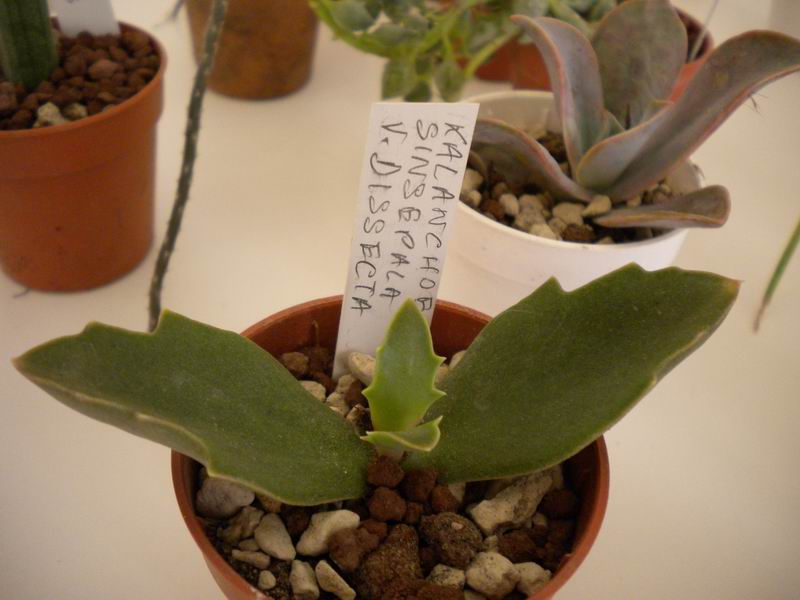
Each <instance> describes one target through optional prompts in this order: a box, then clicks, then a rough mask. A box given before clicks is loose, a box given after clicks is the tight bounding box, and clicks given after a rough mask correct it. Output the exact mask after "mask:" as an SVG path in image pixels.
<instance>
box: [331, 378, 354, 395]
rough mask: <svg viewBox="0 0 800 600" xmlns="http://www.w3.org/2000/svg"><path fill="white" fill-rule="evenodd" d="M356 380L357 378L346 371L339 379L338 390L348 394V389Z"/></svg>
mask: <svg viewBox="0 0 800 600" xmlns="http://www.w3.org/2000/svg"><path fill="white" fill-rule="evenodd" d="M355 382H356V378H355V377H353V376H352V375H350V373H345V374H344V375H342V376H341V377H339V381H337V382H336V391H337V392H341V393H342V394H346V393H347V390H349V389H350V386H351V385H353V384H354V383H355Z"/></svg>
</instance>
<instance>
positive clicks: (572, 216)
mask: <svg viewBox="0 0 800 600" xmlns="http://www.w3.org/2000/svg"><path fill="white" fill-rule="evenodd" d="M583 208H584V205H583V204H576V203H574V202H561V203H559V204H556V205H555V206H554V207H553V216H554V217H558V218H559V219H561V220H562V221H564V223H566V224H567V225H583V217H582V216H581V213H582V212H583Z"/></svg>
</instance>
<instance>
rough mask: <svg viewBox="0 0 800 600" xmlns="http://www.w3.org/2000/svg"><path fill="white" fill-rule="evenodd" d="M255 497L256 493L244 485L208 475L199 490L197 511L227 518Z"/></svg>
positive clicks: (206, 515)
mask: <svg viewBox="0 0 800 600" xmlns="http://www.w3.org/2000/svg"><path fill="white" fill-rule="evenodd" d="M255 499H256V495H255V493H254V492H253V491H252V490H248V489H247V488H246V487H244V486H243V485H240V484H238V483H234V482H233V481H228V480H227V479H219V478H217V477H208V478H207V479H206V480H205V481H203V485H202V486H201V487H200V491H199V492H197V512H198V513H200V514H201V515H202V516H204V517H211V518H213V519H227V518H229V517H232V516H233V515H235V514H236V513H237V512H238V511H239V509H240V508H242V507H243V506H247V505H248V504H251V503H252V502H253V500H255Z"/></svg>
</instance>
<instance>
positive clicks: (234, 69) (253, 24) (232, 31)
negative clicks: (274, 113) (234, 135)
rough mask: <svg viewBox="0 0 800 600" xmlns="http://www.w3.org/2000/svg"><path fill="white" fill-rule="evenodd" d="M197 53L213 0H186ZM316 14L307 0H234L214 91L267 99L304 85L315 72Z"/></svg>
mask: <svg viewBox="0 0 800 600" xmlns="http://www.w3.org/2000/svg"><path fill="white" fill-rule="evenodd" d="M186 9H187V11H188V13H189V25H190V28H191V32H192V44H193V47H194V54H195V57H198V56H199V55H200V53H201V49H202V46H203V37H204V34H205V28H206V21H207V20H208V16H209V14H210V11H211V0H187V2H186ZM316 37H317V16H316V15H315V14H314V11H312V10H311V8H310V7H309V5H308V2H306V1H305V0H230V4H229V6H228V14H227V17H226V18H225V25H224V27H223V29H222V35H221V37H220V41H219V48H218V49H217V55H216V59H215V61H214V67H213V69H212V70H211V75H210V77H209V80H208V85H209V87H210V88H211V89H212V90H214V91H215V92H219V93H220V94H225V95H226V96H233V97H236V98H249V99H265V98H275V97H277V96H285V95H286V94H291V93H292V92H294V91H296V90H298V89H300V88H301V87H303V85H304V84H305V83H306V82H307V81H308V79H309V77H310V76H311V64H312V59H313V55H314V44H315V41H316Z"/></svg>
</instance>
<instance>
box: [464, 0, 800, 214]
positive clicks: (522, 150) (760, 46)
mask: <svg viewBox="0 0 800 600" xmlns="http://www.w3.org/2000/svg"><path fill="white" fill-rule="evenodd" d="M513 20H514V22H515V23H517V24H518V25H519V26H520V27H522V28H523V29H524V30H525V32H526V33H527V35H528V36H529V37H530V38H531V39H532V40H533V43H535V44H536V46H537V48H538V49H539V51H540V52H541V55H542V57H543V59H544V62H545V64H546V66H547V71H548V75H549V77H550V81H551V82H552V88H553V94H554V100H555V105H556V110H557V111H558V115H559V119H560V122H561V128H562V131H561V133H562V134H563V138H564V145H565V147H566V155H567V159H568V163H567V164H565V165H559V164H558V163H557V162H556V160H555V159H554V158H553V157H552V156H551V155H550V153H549V152H548V151H547V150H546V149H545V148H544V146H542V144H540V143H539V142H537V141H536V140H535V139H533V138H532V137H531V136H530V135H529V134H528V133H527V132H525V131H521V130H519V129H516V128H514V127H512V126H510V125H508V124H507V123H504V122H502V121H499V120H496V119H480V120H479V121H478V125H477V127H476V130H475V135H474V138H473V151H474V152H476V153H477V155H478V156H479V157H480V158H481V159H482V162H483V163H485V164H491V165H492V166H493V168H494V169H495V171H496V172H497V173H499V174H500V175H501V176H502V177H503V178H505V179H506V180H507V181H508V182H509V183H512V184H517V185H525V184H536V185H537V186H538V187H539V188H541V189H543V190H545V191H547V192H549V193H550V194H551V195H552V196H553V197H554V198H557V199H562V200H574V201H579V202H585V203H591V202H592V201H593V200H595V199H598V196H606V197H608V198H610V200H611V202H612V207H611V209H610V210H608V209H606V211H605V212H604V213H603V214H600V215H599V216H595V217H594V219H593V220H594V223H596V224H598V225H601V226H604V227H610V228H615V227H617V228H618V227H656V228H674V227H719V226H721V225H722V224H724V223H725V221H726V219H727V217H728V214H729V212H730V200H729V194H728V192H727V190H726V189H725V188H723V187H721V186H717V185H714V186H709V187H706V188H703V189H700V190H697V191H695V192H692V193H688V194H686V195H682V196H677V195H675V196H672V197H669V198H668V199H666V200H664V201H660V202H658V203H651V204H647V203H644V204H641V205H639V206H635V204H636V202H635V199H636V198H637V197H638V196H640V195H641V194H642V193H644V192H645V191H647V190H648V189H649V188H651V187H652V186H654V185H655V184H658V183H659V182H661V181H663V180H664V179H665V178H666V176H667V175H668V174H669V173H670V172H671V171H672V170H673V169H675V168H676V167H677V166H678V165H680V164H681V163H682V162H683V161H685V160H686V159H687V158H688V157H689V156H690V154H691V153H692V152H693V151H694V150H695V149H696V148H697V147H698V146H699V145H700V144H702V143H703V141H705V140H706V139H707V138H708V137H709V136H710V135H711V134H712V133H713V132H714V131H715V130H716V129H717V128H718V127H719V126H720V125H721V124H722V123H724V122H725V120H726V119H727V118H728V117H729V116H730V115H731V113H732V112H733V111H734V110H735V109H736V108H737V107H739V106H740V105H741V104H742V103H744V102H745V101H747V99H748V98H750V96H751V95H752V94H753V93H755V92H756V91H757V90H759V89H760V88H761V87H763V86H764V85H766V84H767V83H769V82H771V81H773V80H775V79H778V78H780V77H783V76H785V75H788V74H790V73H793V72H795V71H797V70H798V69H800V41H798V40H795V39H793V38H791V37H788V36H785V35H783V34H780V33H776V32H769V31H753V32H748V33H744V34H741V35H738V36H736V37H734V38H732V39H730V40H728V41H726V42H725V43H723V44H722V45H721V46H719V47H718V48H717V49H716V50H715V51H714V52H713V53H712V54H711V55H710V56H709V57H708V59H707V60H706V61H705V62H704V64H703V65H702V66H701V67H700V69H699V70H698V72H697V74H696V75H695V77H694V78H693V79H692V80H691V82H690V83H689V85H688V87H687V88H686V90H685V91H684V93H683V94H682V95H681V96H680V97H679V98H678V99H677V100H674V101H672V100H669V98H670V94H671V92H672V90H673V88H674V86H675V83H676V81H677V79H678V75H679V73H680V70H681V67H682V66H683V64H684V61H685V58H686V53H687V35H686V29H685V27H684V26H683V24H682V22H681V20H680V18H679V17H678V15H677V13H676V11H675V9H674V8H673V7H672V6H671V5H670V3H669V2H668V0H627V1H626V2H623V3H622V4H620V5H619V6H618V7H617V8H615V9H614V10H612V11H611V12H610V13H609V14H608V15H607V16H606V17H605V19H604V20H603V21H602V22H601V23H600V25H599V27H598V28H597V30H596V31H595V33H594V36H593V38H592V41H589V40H588V39H587V38H586V36H585V35H583V34H582V33H581V32H580V31H579V30H578V29H577V28H575V27H574V26H572V25H570V24H568V23H566V22H564V21H559V20H555V19H551V18H546V17H545V18H538V19H531V18H529V17H526V16H522V15H518V16H515V17H513ZM562 166H563V167H564V169H562ZM631 200H634V201H632V202H628V204H629V205H631V206H626V205H625V203H626V201H631ZM604 203H605V204H606V206H608V202H607V200H606V201H605V202H604Z"/></svg>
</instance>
